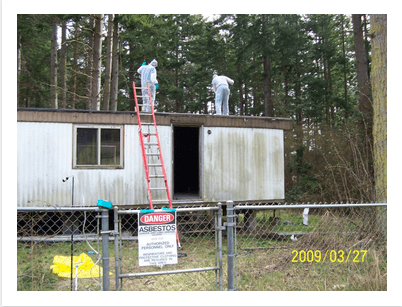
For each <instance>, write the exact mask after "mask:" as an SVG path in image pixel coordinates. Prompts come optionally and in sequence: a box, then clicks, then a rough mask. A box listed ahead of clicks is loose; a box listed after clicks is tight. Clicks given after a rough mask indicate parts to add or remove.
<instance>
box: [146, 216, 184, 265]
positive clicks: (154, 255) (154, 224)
mask: <svg viewBox="0 0 402 307" xmlns="http://www.w3.org/2000/svg"><path fill="white" fill-rule="evenodd" d="M138 260H139V266H150V265H155V266H159V265H165V264H177V242H176V210H175V209H162V210H141V211H140V212H139V213H138Z"/></svg>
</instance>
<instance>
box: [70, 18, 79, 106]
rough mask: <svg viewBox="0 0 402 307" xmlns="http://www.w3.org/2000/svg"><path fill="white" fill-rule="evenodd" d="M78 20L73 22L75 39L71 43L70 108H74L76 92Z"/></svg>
mask: <svg viewBox="0 0 402 307" xmlns="http://www.w3.org/2000/svg"><path fill="white" fill-rule="evenodd" d="M78 36H79V35H78V21H76V22H75V39H74V44H73V71H72V73H71V78H72V86H71V94H70V99H71V101H70V104H71V109H75V101H76V92H77V74H78Z"/></svg>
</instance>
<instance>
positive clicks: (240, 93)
mask: <svg viewBox="0 0 402 307" xmlns="http://www.w3.org/2000/svg"><path fill="white" fill-rule="evenodd" d="M237 75H238V79H237V86H238V87H239V107H240V115H244V104H243V81H242V79H241V63H240V62H239V63H238V64H237Z"/></svg>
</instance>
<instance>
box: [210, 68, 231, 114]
mask: <svg viewBox="0 0 402 307" xmlns="http://www.w3.org/2000/svg"><path fill="white" fill-rule="evenodd" d="M233 83H234V81H233V80H232V79H230V78H228V77H226V76H217V75H214V76H213V80H212V88H213V90H214V92H215V110H216V114H217V115H221V114H223V115H229V95H230V89H229V84H230V85H232V84H233Z"/></svg>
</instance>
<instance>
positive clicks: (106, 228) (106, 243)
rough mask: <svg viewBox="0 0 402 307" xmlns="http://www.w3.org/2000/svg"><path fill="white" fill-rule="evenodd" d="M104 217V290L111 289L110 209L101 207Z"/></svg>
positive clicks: (102, 232)
mask: <svg viewBox="0 0 402 307" xmlns="http://www.w3.org/2000/svg"><path fill="white" fill-rule="evenodd" d="M101 213H102V215H101V217H102V231H101V234H102V266H103V291H109V290H110V282H109V234H110V231H109V210H108V209H101Z"/></svg>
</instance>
